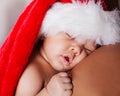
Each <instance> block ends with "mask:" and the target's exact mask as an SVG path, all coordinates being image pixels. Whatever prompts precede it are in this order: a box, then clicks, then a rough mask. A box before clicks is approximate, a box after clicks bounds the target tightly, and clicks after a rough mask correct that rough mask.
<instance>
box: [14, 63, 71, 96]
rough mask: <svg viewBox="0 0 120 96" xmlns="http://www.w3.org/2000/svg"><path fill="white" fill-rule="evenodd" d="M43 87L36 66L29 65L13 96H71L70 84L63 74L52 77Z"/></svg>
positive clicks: (66, 76) (40, 75)
mask: <svg viewBox="0 0 120 96" xmlns="http://www.w3.org/2000/svg"><path fill="white" fill-rule="evenodd" d="M43 87H44V81H43V76H42V74H40V72H39V70H38V68H37V66H34V64H30V65H29V66H28V67H27V68H26V70H25V71H24V73H23V75H22V76H21V78H20V80H19V83H18V86H17V90H16V94H15V96H71V94H72V90H71V89H72V84H71V80H70V78H69V77H68V74H67V73H65V72H61V73H58V74H56V75H54V76H53V77H52V78H51V79H50V81H49V83H48V84H47V86H45V88H43Z"/></svg>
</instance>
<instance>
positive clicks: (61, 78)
mask: <svg viewBox="0 0 120 96" xmlns="http://www.w3.org/2000/svg"><path fill="white" fill-rule="evenodd" d="M47 94H48V95H47ZM71 95H72V83H71V80H70V78H69V77H68V74H67V73H65V72H60V73H58V74H56V75H54V76H53V77H52V78H51V80H50V81H49V83H48V85H47V86H46V87H45V88H44V89H43V90H41V92H40V93H39V94H38V95H37V96H71Z"/></svg>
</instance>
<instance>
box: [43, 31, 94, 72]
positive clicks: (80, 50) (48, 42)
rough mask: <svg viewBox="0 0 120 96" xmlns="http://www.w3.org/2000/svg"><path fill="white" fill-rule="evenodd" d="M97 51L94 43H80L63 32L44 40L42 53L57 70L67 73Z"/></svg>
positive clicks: (89, 41)
mask: <svg viewBox="0 0 120 96" xmlns="http://www.w3.org/2000/svg"><path fill="white" fill-rule="evenodd" d="M95 49H96V44H95V43H94V42H93V41H91V40H88V41H80V40H79V41H78V40H77V39H75V38H72V37H71V36H70V35H68V34H67V33H64V32H61V33H58V34H56V35H54V36H47V37H46V38H45V39H44V43H43V47H42V50H41V53H42V55H43V57H44V58H45V59H46V60H47V61H48V62H49V63H50V64H51V66H52V67H53V68H54V69H55V70H57V71H67V70H70V69H72V68H73V67H74V66H75V65H76V64H78V63H79V62H80V61H81V60H82V59H84V58H85V57H86V56H87V55H88V54H90V53H91V52H92V51H94V50H95Z"/></svg>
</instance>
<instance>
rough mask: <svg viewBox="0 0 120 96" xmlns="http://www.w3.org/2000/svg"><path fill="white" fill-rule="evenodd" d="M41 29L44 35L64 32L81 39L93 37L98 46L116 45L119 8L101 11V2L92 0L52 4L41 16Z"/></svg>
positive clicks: (119, 28) (118, 31)
mask: <svg viewBox="0 0 120 96" xmlns="http://www.w3.org/2000/svg"><path fill="white" fill-rule="evenodd" d="M41 32H42V34H44V35H53V34H56V33H58V32H67V33H69V34H70V35H71V36H73V37H77V38H78V39H80V40H81V39H82V40H83V39H92V40H95V41H96V43H97V44H100V45H107V44H115V43H117V42H120V17H119V11H118V10H113V11H104V9H103V7H102V5H101V2H97V3H95V2H94V0H90V1H89V2H84V3H81V2H79V1H75V0H73V1H72V3H66V4H65V3H55V4H54V5H53V6H52V8H51V9H49V10H48V12H47V14H46V16H45V18H44V21H43V25H42V27H41Z"/></svg>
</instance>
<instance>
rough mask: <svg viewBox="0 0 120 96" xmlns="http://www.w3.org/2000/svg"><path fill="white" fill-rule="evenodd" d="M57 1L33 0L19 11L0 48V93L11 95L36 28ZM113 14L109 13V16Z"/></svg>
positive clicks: (37, 30)
mask: <svg viewBox="0 0 120 96" xmlns="http://www.w3.org/2000/svg"><path fill="white" fill-rule="evenodd" d="M56 1H57V0H33V1H32V2H31V3H30V4H29V5H28V6H27V8H26V9H25V10H24V12H22V14H21V16H20V17H19V19H18V20H17V22H16V24H15V26H14V28H13V30H12V31H11V32H10V34H9V35H8V37H7V38H6V40H5V41H4V43H3V45H2V46H1V48H0V96H14V93H15V90H16V86H17V82H18V80H19V78H20V76H21V74H22V72H23V71H24V68H25V66H26V65H27V61H28V58H29V56H30V54H31V51H32V48H33V46H34V43H35V41H36V39H37V35H38V32H39V28H41V24H44V21H43V19H44V15H45V14H46V11H47V10H48V9H49V8H50V7H51V5H52V4H54V3H55V2H56ZM59 1H60V2H63V4H64V3H66V4H67V2H70V1H71V0H59ZM80 1H82V2H84V1H88V0H80ZM101 1H102V5H104V7H105V3H104V0H101ZM58 5H59V4H58ZM60 5H61V4H60ZM76 5H77V4H76ZM78 5H79V4H78ZM55 6H56V8H57V4H55ZM61 6H62V5H61ZM82 6H83V5H82ZM86 7H87V6H86ZM91 7H92V6H91ZM52 8H54V7H51V8H50V10H51V9H52ZM93 10H96V9H94V8H93ZM81 12H83V11H81ZM91 12H92V11H91ZM91 12H90V14H91ZM108 13H109V12H108ZM113 13H114V12H113ZM113 13H111V14H113ZM47 14H48V13H47ZM71 14H72V13H71ZM46 16H47V15H46ZM70 16H71V15H70ZM112 16H113V15H112ZM112 16H111V15H110V18H111V17H112ZM88 17H89V16H87V17H86V19H87V18H88ZM112 18H113V17H112ZM44 20H45V19H44ZM60 20H62V19H60ZM109 20H111V21H113V22H114V23H116V20H114V19H108V21H109ZM42 21H43V23H42ZM83 24H86V23H84V22H83ZM42 26H43V25H42ZM112 27H118V26H115V25H114V24H113V26H112ZM93 29H94V28H93ZM116 29H117V28H116ZM42 30H43V29H42ZM84 30H88V29H84ZM108 30H109V29H108ZM71 31H72V30H71ZM46 32H47V31H46ZM48 32H49V31H48ZM68 32H69V31H68ZM115 32H116V30H115ZM106 34H107V33H106ZM108 35H109V33H108ZM75 36H77V35H75ZM105 36H106V35H105ZM115 36H116V35H115ZM106 38H107V37H106ZM113 38H114V37H113Z"/></svg>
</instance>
